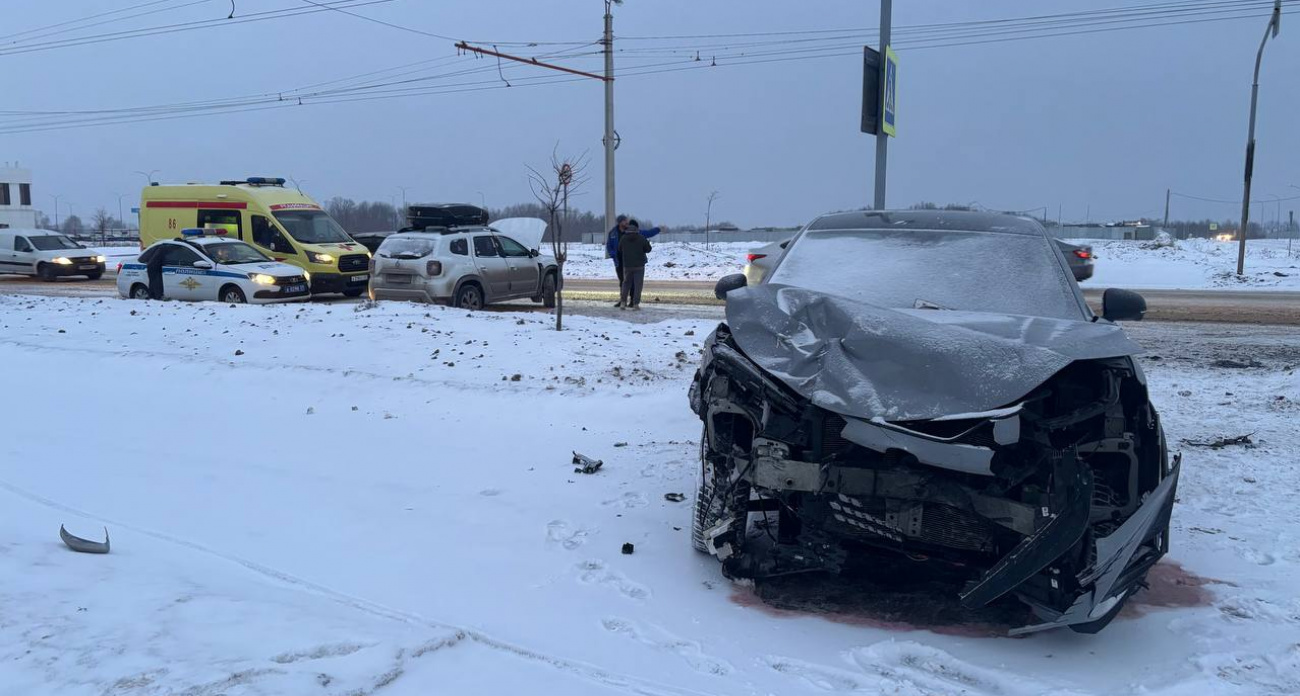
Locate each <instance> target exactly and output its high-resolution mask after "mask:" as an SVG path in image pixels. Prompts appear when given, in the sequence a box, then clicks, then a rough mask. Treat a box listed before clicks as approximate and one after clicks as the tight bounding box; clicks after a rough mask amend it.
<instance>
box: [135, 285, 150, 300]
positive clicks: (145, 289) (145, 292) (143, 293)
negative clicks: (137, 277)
mask: <svg viewBox="0 0 1300 696" xmlns="http://www.w3.org/2000/svg"><path fill="white" fill-rule="evenodd" d="M131 299H133V300H147V299H149V286H147V285H141V284H140V283H136V284H135V285H132V286H131Z"/></svg>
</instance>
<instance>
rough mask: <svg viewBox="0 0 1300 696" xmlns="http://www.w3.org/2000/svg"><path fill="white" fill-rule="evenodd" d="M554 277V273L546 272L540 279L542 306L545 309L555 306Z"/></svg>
mask: <svg viewBox="0 0 1300 696" xmlns="http://www.w3.org/2000/svg"><path fill="white" fill-rule="evenodd" d="M556 284H557V283H556V278H555V274H554V273H547V274H546V277H545V278H543V279H542V306H543V307H545V308H547V309H552V308H554V307H555V290H556Z"/></svg>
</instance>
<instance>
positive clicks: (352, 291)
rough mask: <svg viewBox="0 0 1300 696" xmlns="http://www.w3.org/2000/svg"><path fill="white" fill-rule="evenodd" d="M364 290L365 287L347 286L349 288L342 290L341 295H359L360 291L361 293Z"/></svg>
mask: <svg viewBox="0 0 1300 696" xmlns="http://www.w3.org/2000/svg"><path fill="white" fill-rule="evenodd" d="M365 291H366V289H365V288H349V289H347V290H344V291H343V296H344V297H361V293H363V292H365Z"/></svg>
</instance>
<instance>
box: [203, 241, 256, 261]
mask: <svg viewBox="0 0 1300 696" xmlns="http://www.w3.org/2000/svg"><path fill="white" fill-rule="evenodd" d="M203 252H204V253H206V254H207V255H208V256H209V257H210V258H211V259H212V260H213V261H214V262H215V263H219V264H222V265H224V266H238V265H239V264H241V263H266V262H268V261H270V260H271V259H269V258H267V257H266V255H265V254H263V253H262V252H260V251H258V250H257V249H254V248H253V247H251V246H249V245H247V244H245V243H243V242H223V243H221V244H207V245H205V246H204V247H203Z"/></svg>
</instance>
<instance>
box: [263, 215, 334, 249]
mask: <svg viewBox="0 0 1300 696" xmlns="http://www.w3.org/2000/svg"><path fill="white" fill-rule="evenodd" d="M272 214H273V215H275V219H276V220H277V221H279V223H280V225H281V226H282V227H284V229H285V231H286V232H288V233H289V236H290V237H293V238H294V239H296V240H298V242H299V243H302V244H339V243H347V242H351V241H352V238H351V237H349V236H348V233H347V232H344V231H343V228H342V227H339V224H338V223H337V222H334V219H333V218H331V217H330V216H329V215H328V214H327V213H326V212H325V211H323V210H276V211H275V212H274V213H272Z"/></svg>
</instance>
